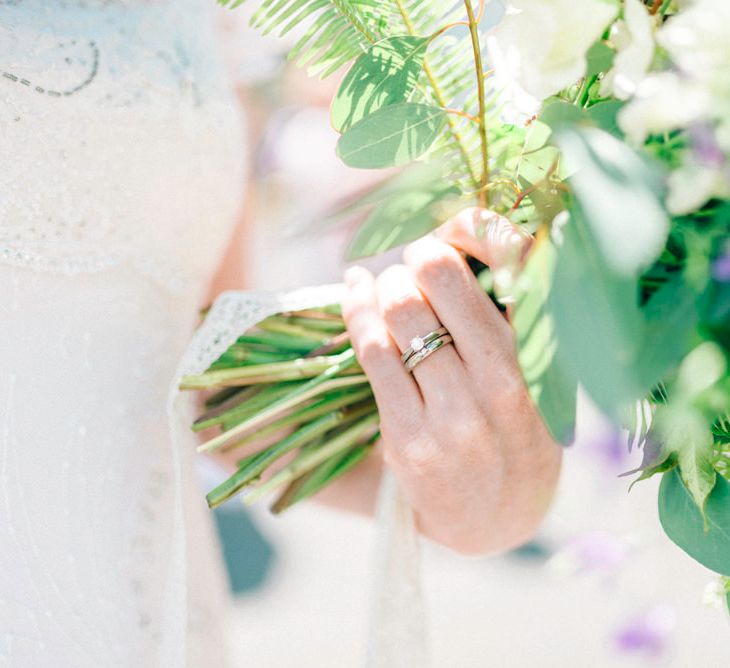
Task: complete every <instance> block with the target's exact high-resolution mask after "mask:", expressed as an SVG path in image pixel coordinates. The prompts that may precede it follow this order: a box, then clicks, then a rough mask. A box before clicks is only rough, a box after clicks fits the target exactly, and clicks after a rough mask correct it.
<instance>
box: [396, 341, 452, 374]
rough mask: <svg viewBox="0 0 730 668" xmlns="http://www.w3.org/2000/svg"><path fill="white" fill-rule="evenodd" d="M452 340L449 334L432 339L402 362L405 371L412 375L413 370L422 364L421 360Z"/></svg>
mask: <svg viewBox="0 0 730 668" xmlns="http://www.w3.org/2000/svg"><path fill="white" fill-rule="evenodd" d="M453 340H454V339H453V338H451V334H444V335H443V336H440V337H439V338H438V339H433V340H432V341H431V342H430V343H427V344H426V345H425V346H423V348H421V349H420V350H419V351H417V352H414V353H413V354H412V355H411V356H410V357H409V358H408V359H407V360H406V361H405V362H404V364H405V367H406V369H407V370H408V371H409V372H411V373H413V369H415V368H416V367H417V366H418V365H419V364H420V363H421V362H423V360H425V359H426V358H427V357H430V356H431V355H433V354H434V353H435V352H436V351H437V350H438V349H439V348H443V347H444V346H446V345H448V344H449V343H452V342H453Z"/></svg>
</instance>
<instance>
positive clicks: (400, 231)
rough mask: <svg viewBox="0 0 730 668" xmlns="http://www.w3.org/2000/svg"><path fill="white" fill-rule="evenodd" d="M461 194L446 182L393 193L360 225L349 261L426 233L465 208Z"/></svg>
mask: <svg viewBox="0 0 730 668" xmlns="http://www.w3.org/2000/svg"><path fill="white" fill-rule="evenodd" d="M459 194H460V191H459V189H458V188H456V187H454V186H450V185H448V184H447V183H443V182H442V183H441V184H439V185H436V184H434V186H433V187H432V188H429V189H414V190H408V191H405V192H396V193H394V194H393V195H391V196H390V197H389V198H388V199H386V200H385V201H384V202H382V203H381V204H379V205H378V206H376V207H375V208H374V209H373V210H372V211H371V212H370V214H369V215H368V217H367V218H366V219H365V221H364V222H363V224H362V225H361V226H360V228H359V229H358V231H357V234H356V235H355V238H354V239H353V240H352V243H351V244H350V247H349V249H348V254H347V256H348V259H350V260H354V259H356V258H361V257H367V256H370V255H376V254H377V253H383V252H385V251H387V250H389V249H391V248H393V247H395V246H399V245H401V244H405V243H408V242H409V241H413V240H414V239H417V238H419V237H421V236H423V235H424V234H427V233H428V232H430V231H431V230H433V229H434V228H436V227H438V226H439V225H440V224H441V223H443V222H444V221H445V220H446V219H447V218H448V217H449V215H450V214H453V213H456V212H457V210H458V209H459V208H462V207H463V202H462V201H461V200H459V199H457V198H458V195H459Z"/></svg>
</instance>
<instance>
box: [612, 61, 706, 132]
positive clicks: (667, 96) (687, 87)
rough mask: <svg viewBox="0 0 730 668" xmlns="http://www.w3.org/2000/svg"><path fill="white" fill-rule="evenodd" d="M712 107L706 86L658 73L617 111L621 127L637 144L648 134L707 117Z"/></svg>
mask: <svg viewBox="0 0 730 668" xmlns="http://www.w3.org/2000/svg"><path fill="white" fill-rule="evenodd" d="M711 108H712V99H711V97H710V95H709V93H708V91H707V90H706V88H705V87H704V86H702V85H700V84H698V83H696V82H694V81H692V80H689V79H685V78H683V77H682V76H680V75H679V74H676V73H675V72H659V73H657V74H652V75H650V76H648V77H647V78H646V79H644V81H642V82H641V84H639V87H638V89H637V91H636V95H635V97H634V98H633V99H632V100H631V102H630V103H629V104H627V105H626V106H625V107H623V108H622V109H621V111H620V112H619V114H618V124H619V127H620V128H621V129H622V130H623V131H624V132H625V133H626V136H627V137H628V138H629V139H630V140H631V141H633V142H635V143H636V144H641V143H643V142H644V140H645V139H646V138H647V136H648V135H650V134H654V133H660V132H668V131H671V130H676V129H678V128H683V127H687V126H688V125H690V124H692V123H697V122H700V121H702V120H705V119H706V118H707V117H708V115H709V113H710V110H711Z"/></svg>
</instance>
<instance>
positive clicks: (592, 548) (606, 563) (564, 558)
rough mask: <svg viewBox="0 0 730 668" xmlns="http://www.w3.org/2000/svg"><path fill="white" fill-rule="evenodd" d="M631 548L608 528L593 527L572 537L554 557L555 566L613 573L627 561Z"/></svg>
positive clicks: (594, 572)
mask: <svg viewBox="0 0 730 668" xmlns="http://www.w3.org/2000/svg"><path fill="white" fill-rule="evenodd" d="M630 553H631V548H630V546H629V544H628V542H627V541H626V540H624V539H623V538H620V537H619V536H615V535H613V534H611V533H608V532H607V531H590V532H587V533H583V534H580V535H579V536H576V537H574V538H572V539H571V540H570V541H569V542H568V543H567V544H566V545H565V547H564V548H563V549H562V550H560V551H559V552H558V553H557V554H556V555H555V556H554V557H553V559H552V564H553V567H555V568H556V569H557V570H561V571H567V572H569V573H582V574H594V575H602V576H612V575H614V574H615V573H617V572H618V570H619V569H620V568H622V567H623V565H624V564H625V563H626V561H627V560H628V558H629V555H630Z"/></svg>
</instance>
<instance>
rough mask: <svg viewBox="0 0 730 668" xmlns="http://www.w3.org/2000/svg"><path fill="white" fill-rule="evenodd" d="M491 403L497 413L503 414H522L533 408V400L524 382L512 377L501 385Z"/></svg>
mask: <svg viewBox="0 0 730 668" xmlns="http://www.w3.org/2000/svg"><path fill="white" fill-rule="evenodd" d="M491 401H492V403H493V404H494V407H495V408H496V410H497V412H499V413H503V414H509V415H515V414H522V413H524V412H526V411H528V410H529V409H530V408H531V399H530V396H529V393H528V391H527V388H526V387H525V384H524V382H523V381H522V379H521V378H519V377H512V376H511V375H510V376H509V377H508V378H507V379H505V381H504V382H503V383H501V384H500V387H499V390H498V391H497V392H495V393H494V395H493V396H492V398H491Z"/></svg>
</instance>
